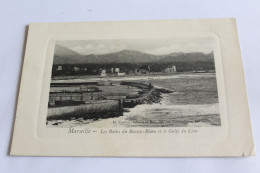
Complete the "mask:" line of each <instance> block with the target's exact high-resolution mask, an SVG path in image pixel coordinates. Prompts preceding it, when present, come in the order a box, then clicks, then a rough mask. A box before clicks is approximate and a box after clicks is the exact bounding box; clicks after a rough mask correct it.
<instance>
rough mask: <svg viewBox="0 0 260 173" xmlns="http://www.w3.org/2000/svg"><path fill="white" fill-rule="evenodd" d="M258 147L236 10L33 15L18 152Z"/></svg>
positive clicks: (207, 152)
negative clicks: (225, 15)
mask: <svg viewBox="0 0 260 173" xmlns="http://www.w3.org/2000/svg"><path fill="white" fill-rule="evenodd" d="M253 154H254V144H253V138H252V131H251V124H250V116H249V109H248V103H247V95H246V88H245V82H244V74H243V66H242V60H241V55H240V48H239V40H238V34H237V29H236V22H235V19H202V20H165V21H120V22H86V23H33V24H30V27H29V34H28V40H27V46H26V54H25V59H24V66H23V72H22V80H21V86H20V93H19V99H18V106H17V113H16V120H15V128H14V134H13V141H12V148H11V155H29V156H134V157H182V156H249V155H253Z"/></svg>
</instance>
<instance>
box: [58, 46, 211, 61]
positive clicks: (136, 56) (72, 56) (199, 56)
mask: <svg viewBox="0 0 260 173" xmlns="http://www.w3.org/2000/svg"><path fill="white" fill-rule="evenodd" d="M175 62H214V55H213V52H211V53H209V54H205V53H201V52H192V53H183V52H177V53H171V54H167V55H152V54H147V53H143V52H140V51H135V50H122V51H119V52H114V53H107V54H100V55H94V54H90V55H81V54H78V53H77V52H75V51H73V50H70V49H68V48H65V47H62V46H59V45H56V47H55V53H54V61H53V64H89V63H95V64H105V63H175Z"/></svg>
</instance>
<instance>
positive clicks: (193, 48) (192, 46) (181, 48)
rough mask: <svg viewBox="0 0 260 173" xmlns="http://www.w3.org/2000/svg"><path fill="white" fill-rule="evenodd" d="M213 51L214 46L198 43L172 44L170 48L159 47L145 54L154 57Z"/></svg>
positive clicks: (146, 51) (148, 50)
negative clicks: (176, 53) (175, 53)
mask: <svg viewBox="0 0 260 173" xmlns="http://www.w3.org/2000/svg"><path fill="white" fill-rule="evenodd" d="M211 51H212V45H209V44H198V43H192V42H191V43H185V44H171V45H169V46H163V47H158V48H154V49H147V50H144V51H143V52H145V53H149V54H153V55H165V54H170V53H173V52H185V53H189V52H203V53H210V52H211Z"/></svg>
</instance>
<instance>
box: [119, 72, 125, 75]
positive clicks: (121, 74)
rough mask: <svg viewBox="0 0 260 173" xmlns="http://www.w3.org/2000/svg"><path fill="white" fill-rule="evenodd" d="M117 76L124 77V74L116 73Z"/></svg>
mask: <svg viewBox="0 0 260 173" xmlns="http://www.w3.org/2000/svg"><path fill="white" fill-rule="evenodd" d="M117 76H125V73H119V72H118V73H117Z"/></svg>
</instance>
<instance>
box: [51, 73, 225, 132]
mask: <svg viewBox="0 0 260 173" xmlns="http://www.w3.org/2000/svg"><path fill="white" fill-rule="evenodd" d="M93 80H94V79H93ZM98 80H100V79H98ZM102 80H105V79H102ZM110 80H113V79H110ZM114 80H117V81H118V80H122V79H118V78H115V79H114ZM125 80H126V79H125V78H124V81H125ZM127 80H131V81H136V82H142V83H149V82H151V83H152V85H154V86H155V87H158V88H160V87H161V88H166V89H169V90H171V91H173V93H170V94H163V95H162V97H163V98H162V101H161V102H160V103H156V104H143V105H138V106H136V107H134V108H130V109H128V110H127V112H124V113H123V116H121V117H116V118H109V119H99V120H96V121H93V120H84V119H82V118H81V119H74V120H70V121H68V120H67V121H61V120H60V121H59V123H58V125H55V126H56V127H57V126H59V127H75V126H87V127H107V128H109V127H186V126H198V127H203V126H220V125H221V121H220V115H219V103H218V92H217V84H216V76H215V74H176V75H172V76H162V77H150V76H149V77H148V76H147V77H140V78H138V77H132V78H131V79H130V78H128V79H127ZM54 123H55V122H49V123H48V126H53V125H52V124H54ZM56 124H57V123H56Z"/></svg>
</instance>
